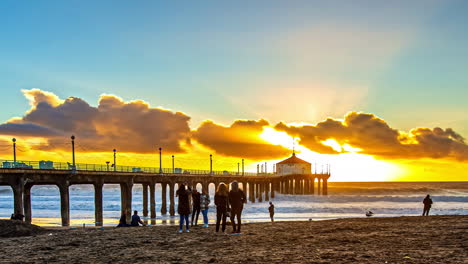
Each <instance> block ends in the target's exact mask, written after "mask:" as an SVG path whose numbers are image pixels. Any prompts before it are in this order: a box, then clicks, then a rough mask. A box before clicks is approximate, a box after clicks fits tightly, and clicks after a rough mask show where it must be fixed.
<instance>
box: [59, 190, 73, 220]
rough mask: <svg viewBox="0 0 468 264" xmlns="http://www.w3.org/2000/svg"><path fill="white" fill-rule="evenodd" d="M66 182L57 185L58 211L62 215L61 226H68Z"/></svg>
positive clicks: (68, 209) (68, 197) (68, 195)
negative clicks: (58, 196) (58, 195)
mask: <svg viewBox="0 0 468 264" xmlns="http://www.w3.org/2000/svg"><path fill="white" fill-rule="evenodd" d="M68 185H69V184H68V183H63V184H60V185H58V187H59V191H60V213H61V215H62V226H70V192H69V189H68Z"/></svg>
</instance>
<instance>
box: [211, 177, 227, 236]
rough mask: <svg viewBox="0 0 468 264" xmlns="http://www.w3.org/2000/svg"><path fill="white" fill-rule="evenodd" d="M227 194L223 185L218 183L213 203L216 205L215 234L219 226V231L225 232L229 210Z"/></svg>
mask: <svg viewBox="0 0 468 264" xmlns="http://www.w3.org/2000/svg"><path fill="white" fill-rule="evenodd" d="M228 196H229V194H228V191H227V186H226V184H225V183H223V182H222V183H220V184H219V185H218V189H217V190H216V193H215V197H214V201H215V205H216V232H219V226H220V224H221V225H222V229H221V231H222V232H224V231H226V217H227V212H228V210H229V198H228Z"/></svg>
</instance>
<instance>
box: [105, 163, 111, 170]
mask: <svg viewBox="0 0 468 264" xmlns="http://www.w3.org/2000/svg"><path fill="white" fill-rule="evenodd" d="M109 163H110V161H106V164H107V171H109Z"/></svg>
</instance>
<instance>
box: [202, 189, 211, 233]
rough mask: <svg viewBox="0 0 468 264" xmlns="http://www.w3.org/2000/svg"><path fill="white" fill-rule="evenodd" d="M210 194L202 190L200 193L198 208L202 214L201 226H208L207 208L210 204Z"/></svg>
mask: <svg viewBox="0 0 468 264" xmlns="http://www.w3.org/2000/svg"><path fill="white" fill-rule="evenodd" d="M210 202H211V201H210V195H209V194H208V192H207V191H202V194H201V195H200V210H201V212H202V215H203V227H208V209H209V206H210Z"/></svg>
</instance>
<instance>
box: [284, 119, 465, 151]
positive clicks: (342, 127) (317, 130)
mask: <svg viewBox="0 0 468 264" xmlns="http://www.w3.org/2000/svg"><path fill="white" fill-rule="evenodd" d="M275 129H277V130H279V131H284V132H287V133H288V134H290V135H291V136H295V137H298V138H300V144H302V145H303V146H305V147H307V148H309V149H311V150H312V151H316V152H318V153H323V154H339V153H344V152H346V150H344V149H341V150H336V149H333V148H331V147H329V146H327V145H326V144H324V143H323V142H324V141H326V140H328V139H334V140H335V141H336V142H338V143H339V144H340V145H342V146H343V145H345V144H347V145H350V146H352V147H354V148H358V149H360V151H359V153H363V154H369V155H374V156H377V157H382V158H387V159H389V158H392V159H396V158H409V159H417V158H434V159H438V158H451V159H456V160H468V145H467V144H465V141H464V138H463V137H462V136H460V135H459V134H457V133H456V132H454V131H453V130H452V129H450V128H447V129H445V130H444V129H442V128H439V127H436V128H434V129H429V128H415V129H413V130H411V131H410V132H409V133H404V132H401V131H398V130H397V129H394V128H391V127H390V126H389V125H388V124H387V123H386V122H385V121H384V120H383V119H381V118H378V117H376V116H375V115H373V114H367V113H358V112H350V113H348V114H347V115H346V116H345V118H344V120H342V121H340V120H335V119H331V118H329V119H327V120H325V121H322V122H320V123H318V124H316V125H303V126H293V125H286V124H284V123H279V124H277V125H276V126H275Z"/></svg>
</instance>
